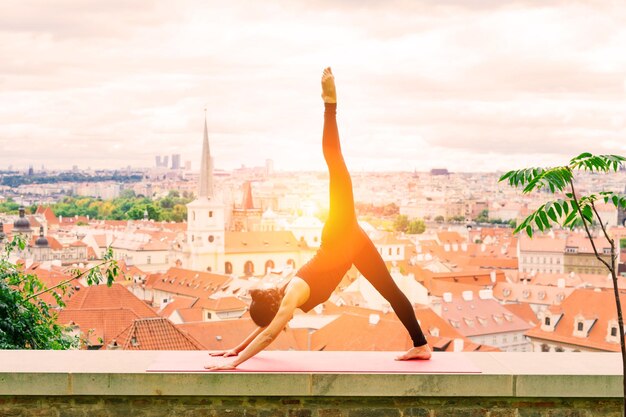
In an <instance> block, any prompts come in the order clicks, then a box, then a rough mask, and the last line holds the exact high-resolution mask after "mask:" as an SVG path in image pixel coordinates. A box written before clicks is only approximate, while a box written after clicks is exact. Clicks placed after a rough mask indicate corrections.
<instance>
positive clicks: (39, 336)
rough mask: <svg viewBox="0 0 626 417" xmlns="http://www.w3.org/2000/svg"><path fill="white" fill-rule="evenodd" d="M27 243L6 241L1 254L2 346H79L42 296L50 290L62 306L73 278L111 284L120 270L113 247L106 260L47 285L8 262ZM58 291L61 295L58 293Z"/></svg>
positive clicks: (27, 347)
mask: <svg viewBox="0 0 626 417" xmlns="http://www.w3.org/2000/svg"><path fill="white" fill-rule="evenodd" d="M25 248H26V243H25V242H24V240H23V239H19V238H15V239H13V240H12V241H11V242H7V243H6V244H5V247H4V253H3V254H2V255H1V256H0V349H69V348H76V347H79V344H80V340H79V339H78V338H75V337H74V338H73V337H71V336H69V334H68V331H67V330H68V329H67V328H66V327H65V326H62V325H60V324H58V323H57V322H56V312H55V310H53V309H52V308H51V306H50V305H48V304H47V303H46V302H44V301H43V300H41V299H40V298H39V296H40V295H42V294H44V293H47V292H50V293H51V295H52V296H53V297H54V298H55V300H56V302H57V305H58V306H59V307H64V306H65V303H64V302H63V299H62V294H66V293H67V291H68V288H69V285H70V283H71V282H72V281H74V280H76V279H79V278H81V277H86V278H87V283H88V285H92V284H97V283H100V282H102V281H106V283H107V285H108V286H111V285H112V283H113V281H114V279H115V277H116V276H117V274H118V272H119V269H118V266H117V263H116V261H115V260H113V253H112V252H111V249H110V248H109V250H107V252H106V254H105V256H104V260H103V262H101V263H99V264H98V265H96V266H94V267H92V268H90V269H87V270H85V271H78V270H74V271H72V272H71V278H70V279H67V280H65V281H63V282H61V283H59V284H58V285H55V286H54V287H50V288H46V287H45V285H44V283H43V282H42V281H41V280H40V279H39V278H38V277H37V276H36V275H33V274H26V273H24V271H23V267H22V266H21V265H15V264H13V263H11V262H9V260H8V259H9V256H10V254H11V253H12V252H13V251H23V250H24V249H25ZM59 292H60V293H61V294H59Z"/></svg>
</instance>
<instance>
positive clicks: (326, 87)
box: [322, 67, 337, 103]
mask: <svg viewBox="0 0 626 417" xmlns="http://www.w3.org/2000/svg"><path fill="white" fill-rule="evenodd" d="M322 99H323V100H324V103H336V102H337V91H336V90H335V77H334V75H333V73H332V71H331V69H330V67H328V68H325V69H324V72H323V73H322Z"/></svg>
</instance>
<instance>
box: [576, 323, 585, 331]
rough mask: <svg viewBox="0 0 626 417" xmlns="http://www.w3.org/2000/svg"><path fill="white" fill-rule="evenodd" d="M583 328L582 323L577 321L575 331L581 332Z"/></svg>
mask: <svg viewBox="0 0 626 417" xmlns="http://www.w3.org/2000/svg"><path fill="white" fill-rule="evenodd" d="M583 327H584V325H583V322H582V321H579V322H578V324H577V325H576V329H577V330H578V331H579V332H582V331H583Z"/></svg>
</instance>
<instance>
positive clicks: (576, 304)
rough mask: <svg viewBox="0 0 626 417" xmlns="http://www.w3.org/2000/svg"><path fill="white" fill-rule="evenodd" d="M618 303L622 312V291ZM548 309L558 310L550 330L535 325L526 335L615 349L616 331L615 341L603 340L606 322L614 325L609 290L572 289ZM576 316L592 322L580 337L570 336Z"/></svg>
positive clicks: (625, 299)
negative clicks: (557, 316)
mask: <svg viewBox="0 0 626 417" xmlns="http://www.w3.org/2000/svg"><path fill="white" fill-rule="evenodd" d="M620 303H621V305H622V314H624V313H626V310H625V307H626V294H623V293H621V294H620ZM548 310H549V311H550V312H551V313H553V314H562V317H561V319H560V320H559V321H558V322H557V323H556V325H555V327H554V331H545V330H542V329H541V325H538V326H536V327H535V328H533V329H531V330H529V331H528V332H527V333H526V335H527V336H529V337H533V338H537V339H543V340H548V341H553V342H557V343H564V344H569V345H577V346H581V347H585V348H589V349H597V350H601V351H607V352H619V350H620V345H619V332H618V338H617V339H616V341H615V342H609V341H607V335H608V333H609V323H610V322H612V323H615V325H616V326H617V308H616V306H615V297H614V295H613V292H612V291H601V290H583V289H579V290H574V292H572V293H571V294H570V296H569V297H567V298H566V299H565V301H563V303H562V304H561V305H560V306H551V307H549V308H548ZM577 318H582V319H583V320H588V321H591V322H592V324H591V326H590V328H588V329H587V331H586V332H585V333H584V336H583V337H580V336H574V330H575V329H576V326H577Z"/></svg>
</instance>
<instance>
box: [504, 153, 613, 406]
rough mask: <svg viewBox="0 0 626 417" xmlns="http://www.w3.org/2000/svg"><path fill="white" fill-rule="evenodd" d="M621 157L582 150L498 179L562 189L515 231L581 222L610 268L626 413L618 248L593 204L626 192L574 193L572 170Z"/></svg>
mask: <svg viewBox="0 0 626 417" xmlns="http://www.w3.org/2000/svg"><path fill="white" fill-rule="evenodd" d="M624 161H626V158H624V157H622V156H618V155H592V154H590V153H588V152H585V153H582V154H580V155H578V156H577V157H575V158H572V159H571V160H570V162H569V164H568V165H565V166H558V167H553V168H527V169H520V170H515V171H509V172H507V173H506V174H504V175H503V176H502V177H500V181H506V180H508V182H509V184H510V185H511V186H513V187H518V186H522V187H524V188H523V193H525V194H527V193H530V192H532V191H543V192H549V193H552V194H556V193H559V194H561V193H563V197H564V198H558V199H557V200H553V201H549V202H547V203H545V204H543V205H541V206H540V207H539V208H538V209H537V210H535V211H534V212H533V213H532V214H531V215H530V216H528V217H527V218H526V219H524V220H523V221H522V222H521V223H520V224H519V225H518V226H517V227H516V228H515V230H514V233H519V232H521V231H524V232H526V234H527V235H528V236H529V237H531V238H532V236H533V231H534V229H535V228H537V229H539V230H540V231H541V232H544V231H546V230H549V229H551V228H552V226H553V225H560V226H563V227H566V228H569V229H573V228H574V227H577V226H581V225H582V226H583V228H584V230H585V233H586V234H587V237H588V238H589V242H590V243H591V246H592V248H593V252H594V254H595V256H596V258H597V259H598V261H599V262H600V263H602V264H603V265H604V266H605V267H606V269H607V270H608V271H609V273H610V275H611V278H612V280H613V293H614V295H615V306H616V308H617V322H618V326H619V334H620V347H621V352H622V371H623V373H622V375H623V377H622V382H623V386H624V401H623V409H624V414H625V415H626V347H625V345H624V321H623V318H622V307H621V303H620V298H619V290H618V285H617V271H616V266H617V254H618V252H617V251H616V244H615V240H614V239H613V238H612V237H611V236H610V235H609V234H608V232H607V229H606V225H605V223H604V222H603V221H602V218H601V217H600V214H599V213H598V210H597V209H596V204H595V203H596V201H604V202H605V203H608V202H611V203H612V204H613V205H615V207H616V208H626V196H623V195H620V194H618V193H615V192H613V191H600V192H598V193H591V194H587V195H581V194H578V193H577V191H576V189H575V187H574V172H580V171H582V170H584V171H590V172H597V173H605V174H606V173H610V172H617V171H618V170H619V169H620V168H621V167H622V166H623V165H624ZM594 222H595V223H596V224H597V225H598V226H599V227H600V231H601V233H602V236H601V237H603V238H605V239H606V240H607V241H608V243H609V245H610V246H611V262H610V263H609V262H607V261H606V260H604V259H603V258H602V257H601V256H600V254H599V253H598V250H597V248H596V245H595V242H594V240H593V235H592V231H591V227H592V225H593V224H594Z"/></svg>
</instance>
